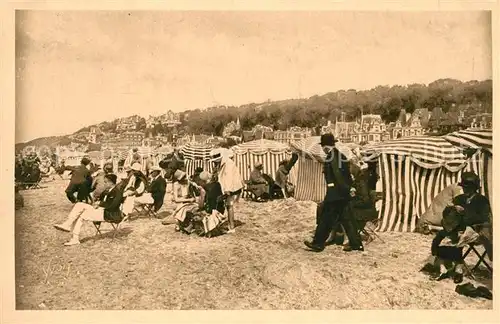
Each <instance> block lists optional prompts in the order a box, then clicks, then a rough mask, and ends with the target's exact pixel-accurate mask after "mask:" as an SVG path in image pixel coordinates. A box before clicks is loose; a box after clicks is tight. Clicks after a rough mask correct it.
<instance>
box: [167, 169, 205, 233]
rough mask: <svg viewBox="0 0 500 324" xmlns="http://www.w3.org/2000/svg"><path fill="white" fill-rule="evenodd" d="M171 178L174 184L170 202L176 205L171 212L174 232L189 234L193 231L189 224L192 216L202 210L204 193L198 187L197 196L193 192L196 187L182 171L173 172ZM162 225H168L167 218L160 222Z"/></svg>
mask: <svg viewBox="0 0 500 324" xmlns="http://www.w3.org/2000/svg"><path fill="white" fill-rule="evenodd" d="M173 178H174V180H175V182H174V184H173V187H174V188H173V199H172V200H173V202H174V203H176V204H177V208H176V209H175V211H174V212H173V216H174V219H175V221H176V226H175V230H176V231H180V230H182V231H184V232H186V233H189V234H190V233H191V232H192V230H193V226H192V224H191V220H192V215H193V213H195V212H197V211H198V210H200V209H202V208H203V201H204V198H205V192H204V190H203V189H202V188H201V187H198V188H197V189H198V190H199V192H200V195H199V196H197V195H196V194H195V191H194V190H193V189H194V188H195V187H197V185H196V184H194V183H192V182H190V181H189V180H188V179H187V175H186V173H185V172H184V171H181V170H177V171H175V173H174V176H173ZM188 214H189V217H188ZM162 224H163V225H167V224H169V222H168V217H166V218H165V219H164V220H163V221H162Z"/></svg>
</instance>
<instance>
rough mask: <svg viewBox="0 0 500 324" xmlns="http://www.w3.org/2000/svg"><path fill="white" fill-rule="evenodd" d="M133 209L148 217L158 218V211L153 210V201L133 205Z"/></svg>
mask: <svg viewBox="0 0 500 324" xmlns="http://www.w3.org/2000/svg"><path fill="white" fill-rule="evenodd" d="M134 210H135V211H136V212H137V213H139V214H141V215H144V214H145V215H147V216H148V217H149V218H150V219H152V218H158V213H157V212H156V211H155V206H154V203H153V204H142V205H139V206H135V207H134Z"/></svg>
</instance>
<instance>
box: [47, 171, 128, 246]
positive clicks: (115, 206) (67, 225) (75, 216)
mask: <svg viewBox="0 0 500 324" xmlns="http://www.w3.org/2000/svg"><path fill="white" fill-rule="evenodd" d="M116 180H117V176H116V175H115V174H106V175H105V181H106V182H107V184H108V185H109V188H108V189H106V190H105V191H104V192H103V193H102V194H101V197H100V202H99V205H98V206H96V207H93V206H91V205H89V204H85V203H82V202H77V203H76V204H75V206H74V207H73V209H72V210H71V212H70V213H69V215H68V218H67V219H66V221H65V222H64V223H62V224H57V225H54V227H55V228H56V229H58V230H61V231H64V232H73V237H72V238H71V240H70V241H69V242H66V243H64V245H66V246H70V245H76V244H80V239H79V237H80V230H81V228H82V225H83V221H89V222H112V223H119V222H120V221H121V220H122V211H121V209H120V206H121V204H122V202H123V192H122V191H121V190H120V188H119V187H118V186H117V185H116Z"/></svg>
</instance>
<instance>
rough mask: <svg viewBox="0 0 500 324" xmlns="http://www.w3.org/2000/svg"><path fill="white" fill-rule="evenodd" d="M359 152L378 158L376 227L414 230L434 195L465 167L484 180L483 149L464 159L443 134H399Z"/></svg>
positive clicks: (391, 229) (453, 181)
mask: <svg viewBox="0 0 500 324" xmlns="http://www.w3.org/2000/svg"><path fill="white" fill-rule="evenodd" d="M362 153H363V154H364V155H365V159H366V160H371V161H373V160H374V159H377V160H378V165H379V174H380V178H381V182H382V193H383V198H382V208H381V209H380V210H379V226H378V228H377V230H379V231H399V232H413V231H415V229H416V226H417V221H418V218H419V217H420V216H421V215H422V214H424V213H425V211H426V210H427V209H428V208H429V206H430V205H431V203H432V200H433V199H434V197H436V196H437V194H438V193H439V192H441V191H442V190H443V189H444V188H446V187H447V186H449V185H450V184H453V183H458V182H459V181H460V176H461V174H462V173H463V172H464V171H473V172H475V173H477V174H478V175H479V176H480V178H481V181H482V183H485V177H484V170H485V169H484V160H483V155H482V153H481V152H479V151H478V152H476V153H475V154H474V155H473V156H472V157H471V158H469V159H467V157H466V156H465V155H464V152H463V149H462V148H460V147H458V146H455V145H454V144H452V143H451V142H449V141H448V140H446V139H445V138H444V137H430V136H419V137H411V138H402V139H398V140H394V141H387V142H382V143H378V144H374V145H370V146H366V147H364V148H363V150H362ZM486 180H487V179H486ZM485 188H487V186H483V188H482V190H483V194H484V193H485V192H484V189H485Z"/></svg>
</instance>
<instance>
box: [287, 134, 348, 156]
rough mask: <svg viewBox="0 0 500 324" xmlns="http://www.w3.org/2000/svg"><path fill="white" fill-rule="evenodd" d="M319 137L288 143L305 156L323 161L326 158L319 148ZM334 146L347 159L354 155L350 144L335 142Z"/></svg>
mask: <svg viewBox="0 0 500 324" xmlns="http://www.w3.org/2000/svg"><path fill="white" fill-rule="evenodd" d="M320 138H321V137H320V136H312V137H308V138H304V139H301V140H300V141H297V142H292V143H290V146H291V147H293V148H294V149H296V150H298V151H299V152H300V153H302V154H303V155H305V156H306V157H309V158H312V159H314V160H316V161H318V162H321V163H323V161H324V160H325V158H326V154H325V152H324V151H323V149H322V148H321V145H319V142H320ZM335 147H336V148H337V149H338V150H339V151H340V153H342V154H344V155H345V157H346V158H347V159H348V160H351V159H352V158H353V157H354V153H353V152H352V149H353V148H354V147H352V146H351V145H349V144H345V143H341V142H337V143H336V144H335Z"/></svg>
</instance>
